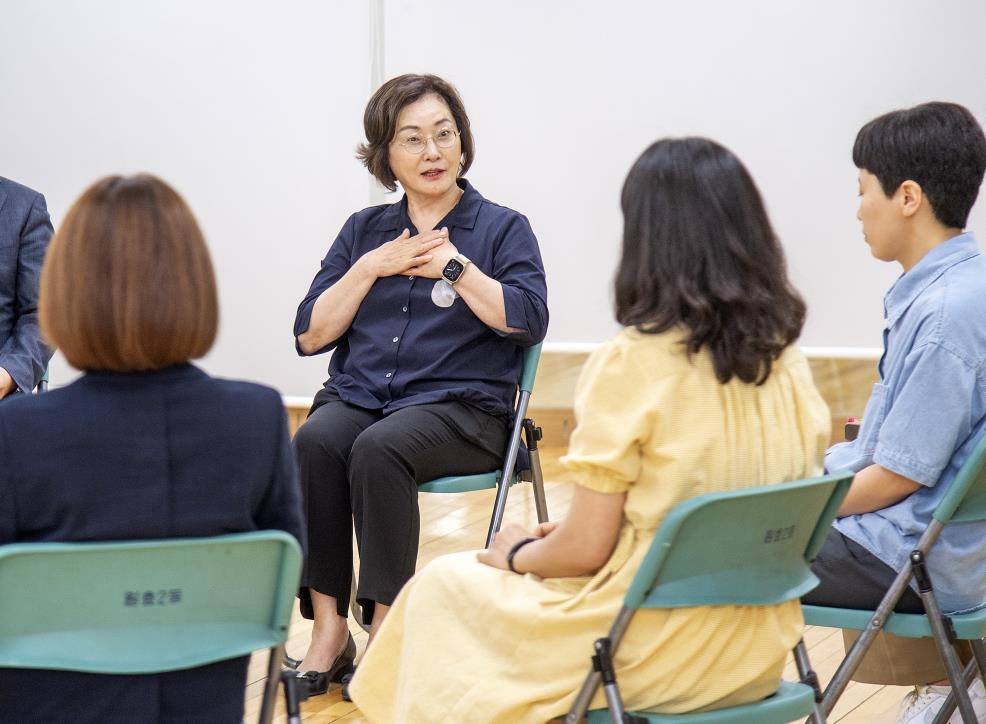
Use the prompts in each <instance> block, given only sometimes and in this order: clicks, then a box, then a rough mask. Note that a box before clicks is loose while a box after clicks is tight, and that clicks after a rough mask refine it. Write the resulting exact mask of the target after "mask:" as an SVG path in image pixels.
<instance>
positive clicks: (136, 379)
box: [0, 365, 305, 724]
mask: <svg viewBox="0 0 986 724" xmlns="http://www.w3.org/2000/svg"><path fill="white" fill-rule="evenodd" d="M0 461H2V463H0V544H3V543H10V542H14V541H17V542H30V541H95V540H125V539H138V538H168V537H188V536H210V535H218V534H222V533H234V532H239V531H250V530H261V529H271V528H276V529H280V530H285V531H287V532H288V533H290V534H291V535H293V536H295V537H296V538H297V539H298V540H299V541H301V542H302V543H304V531H305V528H304V525H303V518H302V508H301V489H300V486H299V484H298V478H297V471H296V469H295V463H294V456H293V453H292V451H291V446H290V442H289V438H288V429H287V421H286V416H285V413H284V405H283V402H282V400H281V398H280V395H278V393H277V392H276V391H274V390H272V389H269V388H267V387H261V386H260V385H255V384H251V383H247V382H234V381H229V380H217V379H214V378H212V377H209V376H208V375H207V374H205V373H204V372H203V371H201V370H200V369H198V368H197V367H194V366H192V365H180V366H177V367H172V368H169V369H165V370H159V371H154V372H142V373H112V372H102V373H88V374H86V375H83V376H82V377H81V378H80V379H78V380H76V381H75V382H73V383H71V384H69V385H67V386H65V387H61V388H58V389H55V390H52V391H51V392H47V393H45V394H43V395H31V396H28V395H18V396H17V399H14V400H11V401H10V402H7V403H4V404H3V405H0ZM71 604H72V602H71V601H65V605H67V606H70V605H71ZM246 667H247V658H245V657H240V658H237V659H233V660H230V661H223V662H220V663H218V664H213V665H210V666H206V667H200V668H197V669H191V670H188V671H177V672H171V673H167V674H159V675H142V676H107V675H91V674H79V673H74V672H64V671H31V670H24V669H0V721H11V722H14V721H16V722H32V721H38V722H42V721H43V722H60V721H65V722H69V721H70V722H72V723H73V724H79V723H81V722H92V723H93V724H96V723H97V722H99V723H100V724H106V723H107V722H121V723H122V722H151V723H153V722H179V721H181V722H199V721H201V722H231V723H232V722H239V721H240V719H241V717H242V716H243V692H244V685H245V679H246Z"/></svg>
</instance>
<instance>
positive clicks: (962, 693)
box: [910, 550, 977, 724]
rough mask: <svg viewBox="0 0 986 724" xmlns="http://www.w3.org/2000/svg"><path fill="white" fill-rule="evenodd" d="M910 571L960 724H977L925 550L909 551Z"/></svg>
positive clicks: (949, 623) (947, 620)
mask: <svg viewBox="0 0 986 724" xmlns="http://www.w3.org/2000/svg"><path fill="white" fill-rule="evenodd" d="M910 560H911V570H912V571H913V572H914V579H915V580H916V581H917V584H918V593H920V594H921V602H922V603H924V610H925V613H926V614H927V616H928V623H929V624H930V626H931V632H932V634H933V635H934V639H935V644H937V646H938V653H939V655H940V656H941V660H942V663H944V664H945V671H947V672H948V680H949V682H950V683H951V684H952V694H953V695H954V696H955V698H956V701H957V703H958V709H959V714H961V715H962V721H963V724H977V722H976V713H975V711H974V710H973V708H972V701H971V700H970V699H969V692H968V691H967V690H966V688H965V681H964V678H963V676H962V664H961V663H960V662H959V657H958V654H956V653H955V648H954V647H953V646H952V642H953V641H954V640H955V633H954V631H952V629H951V622H950V621H949V619H947V618H946V617H945V616H943V615H942V612H941V608H940V607H939V605H938V599H937V598H935V593H934V587H933V586H932V585H931V576H930V574H929V573H928V569H927V566H926V565H925V560H924V553H922V552H921V551H920V550H915V551H912V552H911V556H910Z"/></svg>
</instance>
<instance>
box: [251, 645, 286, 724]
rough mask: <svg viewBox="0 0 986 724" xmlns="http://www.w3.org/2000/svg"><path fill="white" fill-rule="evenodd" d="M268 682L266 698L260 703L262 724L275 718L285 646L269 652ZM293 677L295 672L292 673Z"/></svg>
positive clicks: (274, 648)
mask: <svg viewBox="0 0 986 724" xmlns="http://www.w3.org/2000/svg"><path fill="white" fill-rule="evenodd" d="M267 653H268V654H269V656H270V659H269V660H268V662H267V680H266V681H264V698H263V701H261V703H260V718H259V719H258V721H259V722H260V724H270V722H271V721H272V720H273V718H274V702H275V700H276V699H277V685H278V683H279V682H280V681H281V660H282V659H283V658H284V644H279V645H277V646H272V647H271V648H270V650H269V651H268V652H267ZM292 675H293V672H292Z"/></svg>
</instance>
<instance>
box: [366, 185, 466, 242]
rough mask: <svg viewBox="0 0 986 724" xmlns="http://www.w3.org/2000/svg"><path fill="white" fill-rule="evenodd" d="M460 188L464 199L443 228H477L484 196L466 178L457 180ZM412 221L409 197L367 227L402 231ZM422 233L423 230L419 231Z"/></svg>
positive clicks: (390, 207) (389, 207)
mask: <svg viewBox="0 0 986 724" xmlns="http://www.w3.org/2000/svg"><path fill="white" fill-rule="evenodd" d="M456 183H457V184H458V185H459V188H460V189H462V197H461V198H460V199H459V202H458V203H457V204H456V205H455V206H454V207H452V210H451V211H450V212H448V214H447V215H446V216H445V218H444V219H443V220H442V222H441V224H440V225H441V226H449V227H456V228H459V229H472V228H474V227H475V226H476V218H477V217H478V216H479V209H480V207H482V205H483V201H484V200H485V199H483V195H482V194H481V193H479V192H478V191H477V190H476V189H475V188H473V186H472V184H470V183H469V182H468V181H466V180H465V179H464V178H460V179H457V180H456ZM410 226H411V220H410V217H409V216H408V213H407V195H406V194H405V195H404V196H402V197H401V200H400V201H397V202H396V203H393V204H390V205H389V206H387V207H385V208H384V210H383V212H382V213H380V214H379V215H378V216H377V217H376V218H375V219H373V221H371V222H370V223H369V224H367V227H368V228H369V229H371V230H373V231H400V230H401V229H404V228H410ZM418 231H419V232H420V231H421V229H418Z"/></svg>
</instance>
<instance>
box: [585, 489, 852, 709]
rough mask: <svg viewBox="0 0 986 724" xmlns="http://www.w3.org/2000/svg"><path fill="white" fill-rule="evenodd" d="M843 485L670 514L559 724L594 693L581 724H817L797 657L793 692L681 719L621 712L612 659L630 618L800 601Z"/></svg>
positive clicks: (728, 499)
mask: <svg viewBox="0 0 986 724" xmlns="http://www.w3.org/2000/svg"><path fill="white" fill-rule="evenodd" d="M851 482H852V474H851V473H837V474H834V475H826V476H823V477H818V478H810V479H807V480H799V481H796V482H790V483H779V484H776V485H766V486H762V487H756V488H746V489H743V490H731V491H726V492H721V493H711V494H708V495H702V496H698V497H695V498H692V499H691V500H686V501H684V502H683V503H680V504H678V505H676V506H675V507H674V508H673V509H672V510H671V511H670V512H669V513H668V515H667V517H666V518H665V519H664V521H663V522H662V523H661V526H660V528H658V530H657V533H656V534H655V536H654V540H653V542H652V543H651V545H650V549H649V550H648V551H647V555H646V556H645V558H644V560H643V562H642V563H641V565H640V569H639V570H638V571H637V573H636V575H635V576H634V579H633V582H632V583H631V585H630V589H629V590H628V591H627V594H626V597H625V598H624V601H623V607H622V608H621V610H620V612H619V614H617V617H616V619H615V620H614V622H613V625H612V627H611V628H610V631H609V635H608V636H607V637H605V638H602V639H599V640H597V641H596V642H595V655H594V656H592V657H591V659H592V669H591V670H590V671H589V675H588V676H587V677H586V680H585V683H584V684H583V686H582V689H581V690H580V691H579V693H578V695H577V697H576V699H575V703H574V704H573V705H572V708H571V710H570V711H569V714H568V717H567V718H566V722H569V723H571V724H574V723H575V722H578V721H580V719H581V717H582V716H583V715H584V714H585V713H586V709H587V707H588V705H589V702H590V701H591V700H592V697H593V696H594V695H595V693H596V691H597V689H598V688H599V685H600V683H602V684H603V686H604V691H605V695H606V703H607V709H597V710H592V711H589V712H588V716H587V720H588V722H589V724H602V723H604V722H609V721H612V722H627V723H630V724H638V723H639V724H643V723H650V724H671V723H672V722H674V723H676V724H775V723H776V724H786V722H789V721H792V720H795V719H799V718H803V717H805V716H808V715H810V714H813V713H814V714H815V715H816V717H817V721H818V722H819V724H824V716H823V715H822V714H821V711H820V710H819V709H818V707H817V705H816V698H817V697H816V695H817V694H818V691H817V685H816V684H815V683H814V681H815V677H814V673H813V672H812V671H811V668H810V664H809V661H808V656H807V653H806V652H805V651H804V650H803V647H802V649H801V650H800V651H796V655H795V661H796V663H797V666H798V673H799V675H800V676H801V680H802V682H803V683H788V682H781V685H780V688H778V690H777V692H776V693H775V694H773V695H772V696H769V697H767V698H766V699H763V700H762V701H758V702H754V703H751V704H743V705H740V706H735V707H729V708H726V709H717V710H714V711H708V712H702V713H687V714H656V713H653V712H647V711H632V712H625V711H624V708H623V702H622V698H621V696H620V692H619V685H618V681H617V678H618V675H619V671H618V670H614V667H613V659H614V656H615V654H616V652H617V651H618V649H619V645H620V641H621V639H622V638H623V635H624V634H625V633H626V630H627V628H628V627H629V625H630V622H631V620H632V619H633V616H634V614H635V613H636V612H637V610H638V609H640V608H683V607H692V606H717V605H727V604H732V605H743V606H747V605H749V606H767V605H772V604H778V603H783V602H784V601H790V600H792V599H796V598H800V597H801V596H802V595H803V594H805V593H806V592H807V591H810V590H811V589H812V588H814V587H815V586H816V585H817V584H818V579H817V578H816V577H815V575H814V574H813V573H812V572H811V569H810V562H811V560H812V559H813V558H814V557H815V555H816V554H817V553H818V550H819V548H820V547H821V545H822V543H823V541H824V540H825V536H826V535H827V533H828V529H829V526H830V525H831V524H832V520H833V519H834V518H835V513H836V511H837V510H838V508H839V504H840V503H841V502H842V499H843V498H844V497H845V495H846V492H847V491H848V490H849V484H850V483H851ZM644 635H645V634H644ZM722 645H723V646H724V647H726V646H729V645H730V642H729V641H728V640H726V641H723V642H722ZM587 656H588V652H587Z"/></svg>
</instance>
